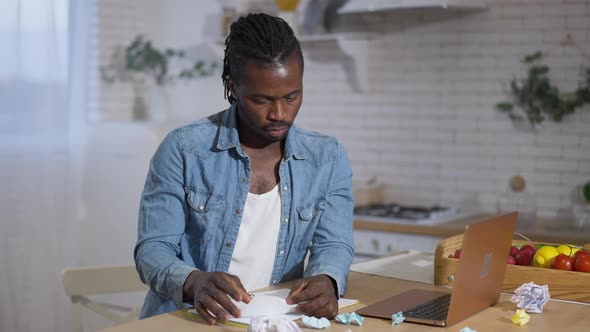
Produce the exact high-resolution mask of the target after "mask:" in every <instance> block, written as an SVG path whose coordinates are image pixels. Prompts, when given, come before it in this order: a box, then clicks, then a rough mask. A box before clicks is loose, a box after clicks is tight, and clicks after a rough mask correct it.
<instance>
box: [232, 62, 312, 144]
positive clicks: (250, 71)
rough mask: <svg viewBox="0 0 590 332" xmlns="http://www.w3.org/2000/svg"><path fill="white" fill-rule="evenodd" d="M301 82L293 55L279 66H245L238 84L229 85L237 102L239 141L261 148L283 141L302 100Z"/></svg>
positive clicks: (297, 63)
mask: <svg viewBox="0 0 590 332" xmlns="http://www.w3.org/2000/svg"><path fill="white" fill-rule="evenodd" d="M302 79H303V70H302V68H301V64H300V61H299V60H298V58H297V56H294V55H292V56H291V57H290V58H289V59H288V62H287V64H282V65H280V66H260V65H256V64H253V63H248V64H247V65H246V68H245V70H244V76H243V78H242V81H241V82H240V84H233V82H230V89H231V90H232V93H233V94H234V96H235V98H236V100H237V103H238V116H239V129H240V140H242V141H243V142H247V143H249V144H256V145H262V146H265V145H267V144H270V143H274V142H279V141H281V140H283V139H284V138H285V137H286V136H287V132H288V130H289V128H290V127H291V125H292V124H293V121H294V120H295V116H296V115H297V112H298V111H299V107H301V102H302V101H303V82H302Z"/></svg>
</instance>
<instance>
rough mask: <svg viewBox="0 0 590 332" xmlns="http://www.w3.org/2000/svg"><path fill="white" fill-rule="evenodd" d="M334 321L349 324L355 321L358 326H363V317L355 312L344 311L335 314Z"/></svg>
mask: <svg viewBox="0 0 590 332" xmlns="http://www.w3.org/2000/svg"><path fill="white" fill-rule="evenodd" d="M336 321H337V322H339V323H342V324H346V325H350V324H352V323H356V325H358V326H363V321H364V318H363V317H362V316H361V315H359V314H357V313H356V312H354V311H353V312H346V313H343V314H340V315H338V316H336Z"/></svg>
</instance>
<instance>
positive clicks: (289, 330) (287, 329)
mask: <svg viewBox="0 0 590 332" xmlns="http://www.w3.org/2000/svg"><path fill="white" fill-rule="evenodd" d="M248 332H301V329H300V328H299V326H297V324H296V323H295V322H294V321H292V320H289V319H285V318H271V317H254V318H252V320H251V321H250V326H248Z"/></svg>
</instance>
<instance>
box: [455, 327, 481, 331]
mask: <svg viewBox="0 0 590 332" xmlns="http://www.w3.org/2000/svg"><path fill="white" fill-rule="evenodd" d="M459 332H477V330H472V329H471V328H470V327H469V326H465V327H464V328H462V329H461V330H460V331H459Z"/></svg>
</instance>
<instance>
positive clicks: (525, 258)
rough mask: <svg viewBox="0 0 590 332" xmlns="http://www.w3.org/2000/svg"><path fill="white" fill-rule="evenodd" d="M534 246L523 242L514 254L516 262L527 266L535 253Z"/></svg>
mask: <svg viewBox="0 0 590 332" xmlns="http://www.w3.org/2000/svg"><path fill="white" fill-rule="evenodd" d="M535 251H536V250H535V248H534V247H533V246H531V245H528V244H525V245H524V246H522V248H520V251H519V252H518V253H517V254H516V257H514V258H516V264H517V265H524V266H529V265H531V261H532V260H533V256H534V255H535Z"/></svg>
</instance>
